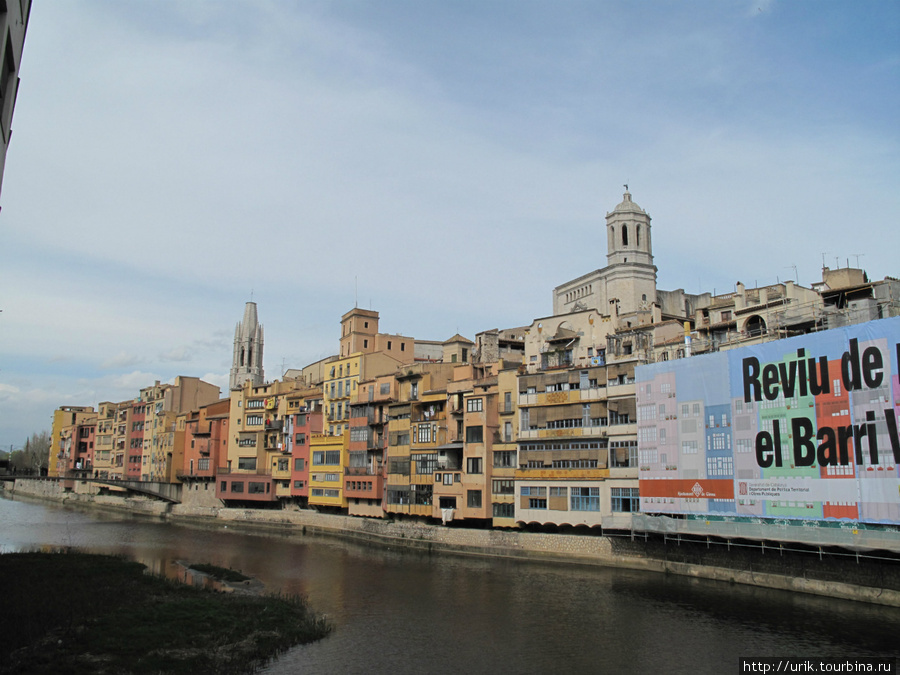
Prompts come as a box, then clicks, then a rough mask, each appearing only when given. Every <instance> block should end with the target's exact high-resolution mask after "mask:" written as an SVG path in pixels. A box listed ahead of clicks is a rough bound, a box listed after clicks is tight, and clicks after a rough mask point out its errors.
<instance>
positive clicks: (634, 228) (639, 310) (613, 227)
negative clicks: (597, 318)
mask: <svg viewBox="0 0 900 675" xmlns="http://www.w3.org/2000/svg"><path fill="white" fill-rule="evenodd" d="M606 241H607V254H606V260H607V266H606V268H604V270H603V271H602V275H603V276H604V277H605V282H606V297H607V301H608V302H609V303H614V304H615V311H613V308H607V312H608V313H609V314H611V315H615V316H616V317H617V323H618V325H619V327H620V328H626V327H629V326H635V327H636V326H639V325H641V324H648V323H652V322H653V307H654V306H655V305H656V302H657V300H656V265H654V264H653V247H652V240H651V233H650V214H649V213H647V212H646V211H644V209H642V208H641V207H640V206H638V205H637V204H635V203H634V202H633V201H632V200H631V193H630V192H629V191H628V186H627V185H626V186H625V194H624V196H623V199H622V202H621V203H620V204H619V205H618V206H616V208H615V209H614V210H613V211H611V212H610V213H607V214H606Z"/></svg>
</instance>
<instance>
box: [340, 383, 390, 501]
mask: <svg viewBox="0 0 900 675" xmlns="http://www.w3.org/2000/svg"><path fill="white" fill-rule="evenodd" d="M397 389H398V383H397V378H396V377H394V374H393V373H392V374H390V375H382V376H379V377H375V378H372V379H368V380H363V381H361V382H360V383H359V387H358V388H357V391H356V395H355V396H354V397H353V399H352V400H351V405H350V440H349V447H348V451H349V456H348V464H347V467H346V470H345V471H344V495H345V497H346V499H347V513H348V514H350V515H354V516H373V517H376V518H380V517H383V516H384V509H383V500H384V486H385V475H386V468H387V465H386V463H385V458H386V457H387V443H388V432H387V427H388V419H389V417H390V414H389V411H390V405H391V403H393V402H395V401H396V400H397V395H398V394H397Z"/></svg>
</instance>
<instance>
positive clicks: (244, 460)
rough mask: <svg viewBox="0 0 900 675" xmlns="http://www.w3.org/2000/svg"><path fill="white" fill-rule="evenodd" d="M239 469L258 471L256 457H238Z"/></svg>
mask: <svg viewBox="0 0 900 675" xmlns="http://www.w3.org/2000/svg"><path fill="white" fill-rule="evenodd" d="M238 470H239V471H256V457H238Z"/></svg>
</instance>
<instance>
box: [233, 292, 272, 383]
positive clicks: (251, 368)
mask: <svg viewBox="0 0 900 675" xmlns="http://www.w3.org/2000/svg"><path fill="white" fill-rule="evenodd" d="M247 380H250V382H251V383H252V384H253V385H259V384H262V383H263V382H264V380H265V374H264V373H263V327H262V324H260V323H259V320H258V319H257V315H256V303H255V302H252V301H251V302H248V303H247V304H246V305H245V306H244V319H243V321H240V322H239V323H238V324H237V326H236V327H235V329H234V357H233V359H232V362H231V375H230V376H229V378H228V388H229V389H239V388H240V387H242V386H243V384H244V382H246V381H247Z"/></svg>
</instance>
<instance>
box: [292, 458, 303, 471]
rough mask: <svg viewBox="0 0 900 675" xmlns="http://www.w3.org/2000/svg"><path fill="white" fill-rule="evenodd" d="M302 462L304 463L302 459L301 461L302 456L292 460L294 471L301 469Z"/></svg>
mask: <svg viewBox="0 0 900 675" xmlns="http://www.w3.org/2000/svg"><path fill="white" fill-rule="evenodd" d="M303 464H304V461H303V458H302V457H298V458H297V459H295V460H294V471H303Z"/></svg>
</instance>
